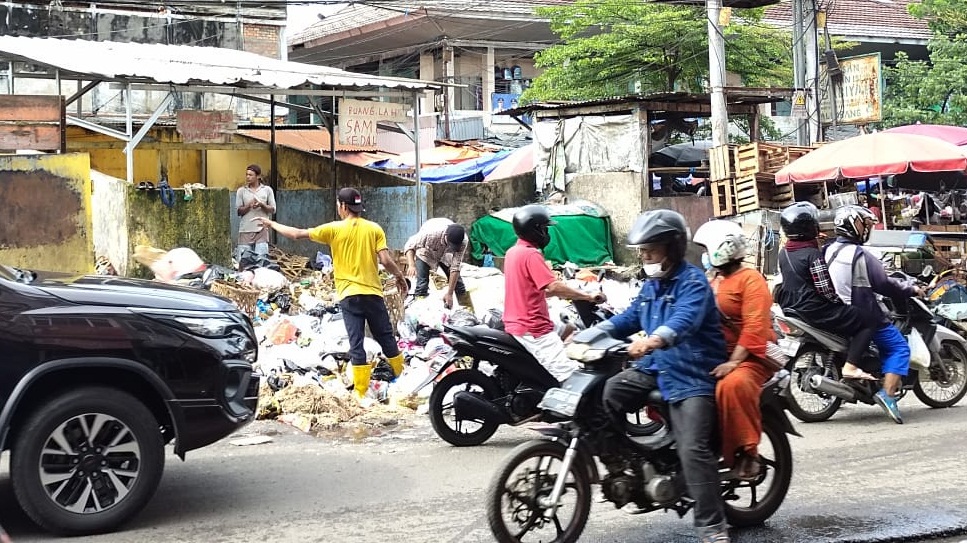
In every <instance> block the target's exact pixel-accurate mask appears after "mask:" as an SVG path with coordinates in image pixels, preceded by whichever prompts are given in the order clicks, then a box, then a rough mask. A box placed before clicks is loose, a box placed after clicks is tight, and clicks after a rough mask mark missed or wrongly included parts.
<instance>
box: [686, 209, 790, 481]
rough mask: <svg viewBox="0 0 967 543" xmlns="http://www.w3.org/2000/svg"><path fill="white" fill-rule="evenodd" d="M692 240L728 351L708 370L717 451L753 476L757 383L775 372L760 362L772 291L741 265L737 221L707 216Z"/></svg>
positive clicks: (771, 337)
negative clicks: (700, 251)
mask: <svg viewBox="0 0 967 543" xmlns="http://www.w3.org/2000/svg"><path fill="white" fill-rule="evenodd" d="M693 241H694V242H695V243H697V244H699V245H701V246H703V247H704V248H705V254H706V259H705V260H707V262H708V263H709V264H710V265H711V267H712V268H711V270H712V271H713V273H714V276H713V278H712V290H713V291H714V292H715V302H716V304H717V305H718V309H719V312H720V313H721V318H722V321H723V322H722V333H723V334H724V335H725V344H726V350H727V351H728V352H729V353H731V354H730V355H729V358H728V360H726V361H725V362H724V363H722V364H719V365H718V366H716V367H715V369H713V370H712V375H714V376H715V377H717V378H718V379H719V382H718V384H717V385H716V386H715V403H716V405H717V406H718V412H719V427H720V428H721V441H722V456H723V458H724V459H725V463H726V464H727V465H728V466H729V467H731V468H733V470H734V473H735V475H736V477H738V478H739V479H744V480H751V479H755V477H757V476H758V475H759V472H760V470H761V464H760V461H759V450H758V448H759V441H760V439H761V437H762V412H761V411H760V409H759V397H760V394H761V388H762V385H763V384H764V383H765V382H766V381H768V380H769V379H770V378H771V377H772V375H773V374H774V373H775V369H774V368H773V367H772V366H770V365H769V364H768V363H767V362H765V357H766V343H767V342H769V341H775V340H776V334H775V332H773V330H772V296H771V295H770V293H769V285H768V284H767V283H766V280H765V278H764V277H762V274H761V273H759V272H758V271H757V270H755V269H753V268H748V267H745V266H743V264H742V261H743V259H744V258H745V256H746V254H747V253H748V240H747V239H746V237H745V235H744V234H743V233H742V227H741V226H739V225H738V224H736V223H734V222H731V221H722V220H713V221H709V222H707V223H705V224H703V225H702V226H701V227H699V229H698V230H697V231H696V232H695V237H694V238H693Z"/></svg>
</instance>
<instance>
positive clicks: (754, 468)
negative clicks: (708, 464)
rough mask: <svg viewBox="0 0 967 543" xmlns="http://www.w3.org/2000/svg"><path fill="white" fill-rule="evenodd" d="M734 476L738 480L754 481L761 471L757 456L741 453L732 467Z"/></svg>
mask: <svg viewBox="0 0 967 543" xmlns="http://www.w3.org/2000/svg"><path fill="white" fill-rule="evenodd" d="M732 471H733V473H734V475H735V478H736V479H738V480H740V481H754V480H756V478H757V477H759V475H760V474H761V473H762V462H760V461H759V457H758V456H751V455H748V454H742V455H741V456H740V457H739V459H738V460H737V461H736V463H735V468H733V470H732Z"/></svg>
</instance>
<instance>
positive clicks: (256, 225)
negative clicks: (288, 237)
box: [235, 164, 276, 262]
mask: <svg viewBox="0 0 967 543" xmlns="http://www.w3.org/2000/svg"><path fill="white" fill-rule="evenodd" d="M235 207H236V212H237V213H238V216H239V217H241V220H240V221H239V223H238V246H237V248H236V258H238V260H239V262H241V260H242V255H243V254H244V253H245V251H246V250H254V251H255V254H257V255H268V254H269V229H268V228H265V227H264V226H262V223H261V222H259V221H258V220H256V219H259V218H262V219H271V218H272V215H274V214H275V211H276V208H275V193H274V192H273V191H272V187H270V186H268V185H263V184H262V168H260V167H259V165H258V164H249V165H248V167H247V168H245V185H243V186H241V187H239V189H238V191H236V192H235Z"/></svg>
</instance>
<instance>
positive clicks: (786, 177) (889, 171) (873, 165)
mask: <svg viewBox="0 0 967 543" xmlns="http://www.w3.org/2000/svg"><path fill="white" fill-rule="evenodd" d="M965 169H967V156H965V155H964V152H963V150H961V149H960V148H959V147H957V146H956V145H953V144H950V143H947V142H945V141H943V140H940V139H937V138H934V137H929V136H921V135H917V134H900V133H896V132H877V133H875V134H865V135H863V136H856V137H853V138H849V139H845V140H842V141H836V142H832V143H827V144H825V145H823V146H822V147H820V148H818V149H816V150H814V151H811V152H809V153H807V154H806V155H803V156H802V158H799V159H798V160H796V161H794V162H792V163H791V164H788V165H786V167H784V168H783V169H781V170H779V172H778V173H776V184H779V185H785V184H787V183H811V182H812V183H814V182H819V181H830V180H833V179H867V178H870V177H876V176H886V175H898V174H902V173H907V172H908V171H914V172H923V173H930V172H953V171H963V170H965Z"/></svg>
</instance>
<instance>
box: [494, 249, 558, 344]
mask: <svg viewBox="0 0 967 543" xmlns="http://www.w3.org/2000/svg"><path fill="white" fill-rule="evenodd" d="M556 279H557V278H556V277H555V276H554V272H552V271H551V269H550V268H548V267H547V263H545V262H544V255H543V254H542V253H541V252H540V250H538V249H537V247H534V246H533V245H531V244H530V243H528V242H526V241H524V240H517V244H516V245H514V246H513V247H511V248H510V249H509V250H508V251H507V254H506V255H504V330H506V331H507V333H508V334H510V335H512V336H523V335H525V334H530V335H532V336H534V337H540V336H543V335H545V334H549V333H551V332H553V331H554V323H553V322H552V321H551V315H550V313H548V311H547V300H546V299H545V297H544V288H546V287H547V285H550V284H551V283H552V282H554V281H555V280H556Z"/></svg>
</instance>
